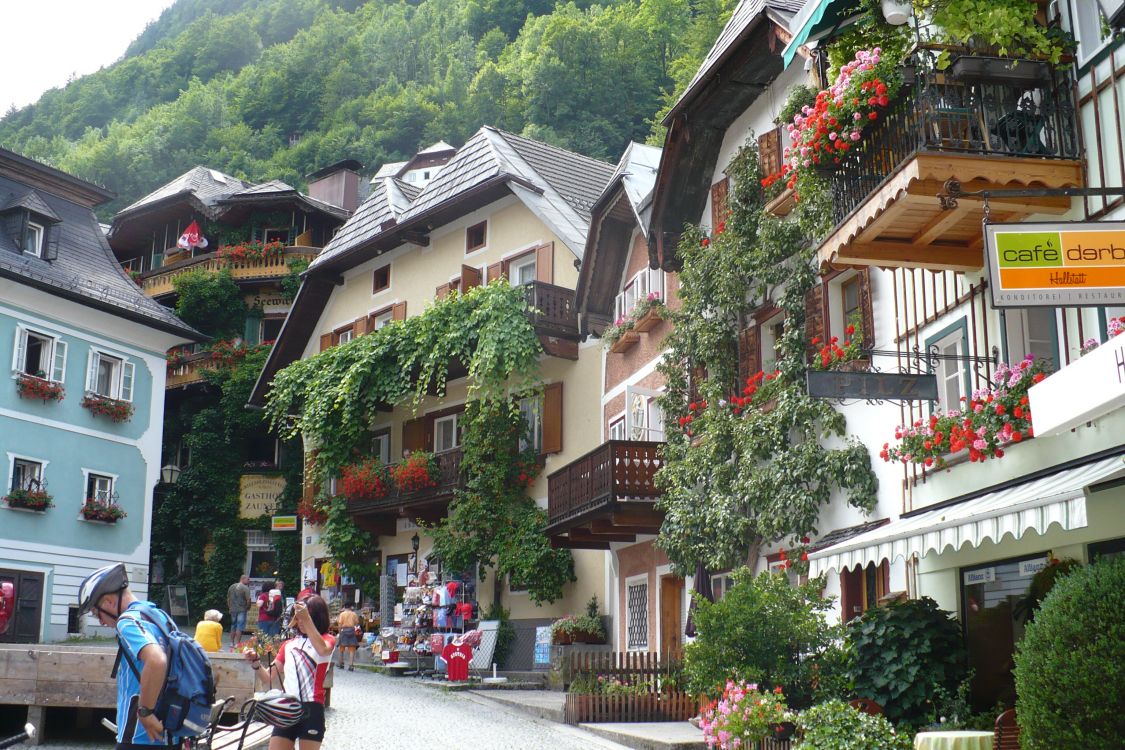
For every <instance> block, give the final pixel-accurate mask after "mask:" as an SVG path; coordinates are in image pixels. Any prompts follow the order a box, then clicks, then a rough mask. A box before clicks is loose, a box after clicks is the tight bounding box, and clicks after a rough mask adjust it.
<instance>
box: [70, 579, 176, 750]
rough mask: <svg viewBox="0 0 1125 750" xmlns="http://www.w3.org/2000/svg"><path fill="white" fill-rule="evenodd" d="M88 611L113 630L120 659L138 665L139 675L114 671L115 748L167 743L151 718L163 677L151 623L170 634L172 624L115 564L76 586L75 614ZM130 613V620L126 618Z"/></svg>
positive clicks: (157, 632)
mask: <svg viewBox="0 0 1125 750" xmlns="http://www.w3.org/2000/svg"><path fill="white" fill-rule="evenodd" d="M87 612H93V613H94V614H95V615H96V616H97V618H98V622H99V623H101V624H102V625H103V626H105V627H112V628H115V629H116V630H117V639H118V642H119V643H120V646H121V649H122V651H124V652H125V653H124V654H123V656H124V657H125V658H127V659H132V662H131V663H133V664H138V663H139V664H141V665H142V667H141V669H140V674H139V676H138V674H137V673H136V672H134V671H133V670H132V669H118V670H117V750H131V748H140V747H150V746H152V745H167V744H168V743H167V739H166V737H165V733H164V726H163V724H161V723H160V720H159V719H157V718H156V716H155V715H154V714H153V709H154V708H155V706H156V700H157V698H158V697H159V696H160V691H161V689H162V688H163V686H164V678H165V676H166V675H167V673H168V657H167V656H166V654H165V651H164V649H165V647H166V645H167V644H166V643H165V640H166V639H165V637H164V635H163V634H162V632H161V628H160V626H158V625H157V624H156V622H150V621H149V620H148V619H147V618H152V619H153V620H156V621H159V622H163V623H164V627H165V628H167V629H168V631H169V632H170V631H171V630H174V629H175V627H176V624H175V622H173V620H172V618H171V617H169V616H168V615H167V614H166V613H165V612H164V611H163V610H161V609H160V608H158V607H157V606H156V605H155V604H152V603H151V602H142V601H140V600H139V599H137V597H136V596H134V595H133V592H132V591H130V590H129V578H128V575H127V574H126V572H125V566H124V565H123V564H121V563H117V564H115V565H107V566H105V567H104V568H99V569H97V570H95V571H94V572H93V573H91V574H90V575H88V576H86V579H85V580H84V581H82V584H81V585H80V586H79V587H78V616H79V617H81V616H82V615H84V614H86V613H87ZM130 615H132V616H130Z"/></svg>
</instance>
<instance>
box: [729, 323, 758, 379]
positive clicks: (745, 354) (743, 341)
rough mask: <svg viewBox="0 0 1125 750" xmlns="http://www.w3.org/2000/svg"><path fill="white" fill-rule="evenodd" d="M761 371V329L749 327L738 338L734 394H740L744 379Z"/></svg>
mask: <svg viewBox="0 0 1125 750" xmlns="http://www.w3.org/2000/svg"><path fill="white" fill-rule="evenodd" d="M761 369H762V329H761V328H759V327H758V326H750V327H749V328H747V329H746V330H745V331H743V332H742V333H741V334H740V335H739V337H738V383H737V386H738V387H737V388H735V391H734V392H735V393H742V389H743V387H745V385H746V379H747V378H749V377H750V376H751V375H753V374H754V373H756V372H758V370H761Z"/></svg>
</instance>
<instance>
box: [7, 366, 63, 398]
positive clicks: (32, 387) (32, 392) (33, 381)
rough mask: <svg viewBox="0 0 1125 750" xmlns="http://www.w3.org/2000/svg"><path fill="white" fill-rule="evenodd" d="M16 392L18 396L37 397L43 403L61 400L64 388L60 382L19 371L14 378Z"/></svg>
mask: <svg viewBox="0 0 1125 750" xmlns="http://www.w3.org/2000/svg"><path fill="white" fill-rule="evenodd" d="M16 393H18V394H19V397H20V398H37V399H39V400H40V401H42V402H43V403H47V402H48V401H62V399H63V396H65V395H66V390H65V389H64V388H63V387H62V383H56V382H55V381H53V380H47V379H46V378H40V377H36V376H35V375H28V374H27V373H23V372H21V373H20V374H19V375H18V376H17V378H16Z"/></svg>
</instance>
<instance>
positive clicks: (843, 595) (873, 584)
mask: <svg viewBox="0 0 1125 750" xmlns="http://www.w3.org/2000/svg"><path fill="white" fill-rule="evenodd" d="M889 576H890V564H889V563H888V562H887V561H885V560H884V561H883V563H882V564H881V565H876V564H875V563H868V564H867V567H866V568H861V567H859V566H858V565H857V566H856V567H855V569H854V570H845V571H844V572H842V573H840V620H841V621H842V622H847V621H849V620H851V619H852V618H853V617H858V616H859V615H861V614H863V613H864V612H866V611H867V610H869V609H871V608H872V607H876V606H878V604H879V599H880V598H882V596H883V595H884V594H886V593H887V588H888V587H887V580H888V578H889Z"/></svg>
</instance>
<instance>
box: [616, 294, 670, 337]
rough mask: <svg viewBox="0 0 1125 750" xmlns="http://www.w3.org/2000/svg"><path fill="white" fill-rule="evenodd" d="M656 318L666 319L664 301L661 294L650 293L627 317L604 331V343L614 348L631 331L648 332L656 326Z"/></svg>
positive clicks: (624, 316)
mask: <svg viewBox="0 0 1125 750" xmlns="http://www.w3.org/2000/svg"><path fill="white" fill-rule="evenodd" d="M654 317H655V318H663V317H664V300H663V299H661V297H660V292H649V293H648V295H647V296H646V297H645V298H644V299H642V300H639V301H638V302H637V303H636V304H635V305H633V309H632V310H630V311H629V312H628V313H627V314H626V315H622V316H621V317H620V318H618V319H617V320H615V321H614V322H613V325H611V326H607V327H606V329H605V330H604V331H602V341H604V342H605V344H606V346H612V345H613V344H615V343H617V342H618V341H620V340H621V337H622V336H624V335H625V334H626V333H628V332H629V331H632V330H637V331H647V330H649V329H650V328H652V326H653V325H654V324H655V322H656V321H655V320H653V318H654Z"/></svg>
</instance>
